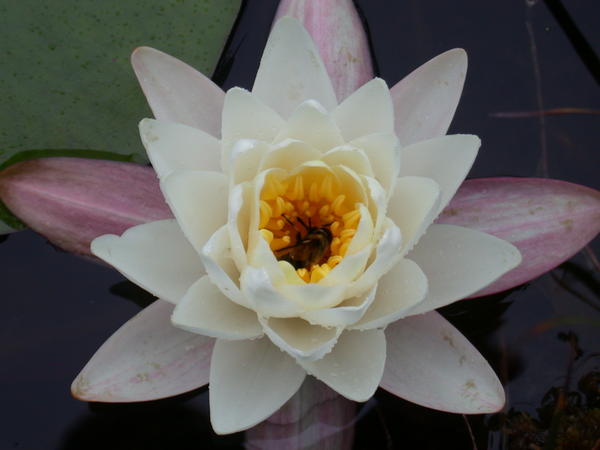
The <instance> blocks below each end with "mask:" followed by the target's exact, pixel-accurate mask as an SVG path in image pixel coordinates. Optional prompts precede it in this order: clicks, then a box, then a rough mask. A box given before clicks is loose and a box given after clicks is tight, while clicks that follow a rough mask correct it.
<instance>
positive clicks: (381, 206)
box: [362, 176, 388, 239]
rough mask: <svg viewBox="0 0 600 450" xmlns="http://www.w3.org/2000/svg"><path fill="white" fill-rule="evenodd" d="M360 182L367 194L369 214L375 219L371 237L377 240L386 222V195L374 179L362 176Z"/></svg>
mask: <svg viewBox="0 0 600 450" xmlns="http://www.w3.org/2000/svg"><path fill="white" fill-rule="evenodd" d="M362 181H363V185H364V186H366V188H367V192H368V194H369V204H368V207H369V214H371V217H375V228H374V230H373V237H374V239H378V238H379V237H380V236H381V232H382V230H383V227H384V225H385V223H386V220H387V217H386V213H387V206H388V205H387V197H388V195H387V193H386V192H385V190H384V189H383V187H382V186H381V184H379V182H378V181H377V180H376V179H375V178H371V177H366V176H363V177H362Z"/></svg>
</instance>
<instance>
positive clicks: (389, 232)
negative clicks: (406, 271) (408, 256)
mask: <svg viewBox="0 0 600 450" xmlns="http://www.w3.org/2000/svg"><path fill="white" fill-rule="evenodd" d="M401 245H402V234H401V233H400V229H399V228H398V227H397V226H396V225H394V224H393V223H391V221H388V227H387V229H386V230H385V232H384V233H383V236H382V237H381V239H380V240H379V242H378V243H377V250H376V253H375V259H374V260H373V262H372V263H371V264H370V265H369V267H367V269H366V270H365V271H364V272H363V274H362V275H361V276H360V277H358V279H357V280H356V281H355V282H353V283H351V284H350V285H349V286H348V287H347V288H346V292H345V293H344V297H346V298H349V297H356V296H359V295H361V294H363V293H364V292H366V291H368V290H370V289H372V288H373V286H374V285H375V284H376V283H377V280H379V278H381V277H382V276H383V275H384V274H385V273H387V272H388V271H389V270H390V269H391V268H392V267H393V266H394V264H396V263H397V262H398V260H399V259H400V248H401Z"/></svg>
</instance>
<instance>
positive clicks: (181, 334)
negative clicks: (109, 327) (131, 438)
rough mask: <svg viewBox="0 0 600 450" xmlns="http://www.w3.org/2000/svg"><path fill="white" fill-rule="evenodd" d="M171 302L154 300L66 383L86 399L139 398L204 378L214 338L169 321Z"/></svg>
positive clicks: (168, 393)
mask: <svg viewBox="0 0 600 450" xmlns="http://www.w3.org/2000/svg"><path fill="white" fill-rule="evenodd" d="M172 312H173V305H171V304H169V303H167V302H164V301H162V300H157V301H156V302H154V303H152V304H151V305H150V306H148V307H147V308H146V309H144V310H143V311H141V312H140V313H139V314H137V315H136V316H135V317H134V318H133V319H131V320H130V321H128V322H126V323H125V324H124V325H123V326H122V327H121V328H119V329H118V330H117V331H116V332H115V333H114V334H113V335H112V336H111V337H110V338H109V339H108V340H107V341H106V342H105V343H104V344H103V345H102V347H100V348H99V349H98V351H97V352H96V354H95V355H94V356H93V357H92V359H91V360H90V361H89V362H88V363H87V364H86V366H85V367H84V368H83V370H82V371H81V373H80V374H79V375H77V378H75V381H73V384H72V386H71V392H72V393H73V396H75V398H78V399H79V400H84V401H91V402H109V403H120V402H141V401H147V400H156V399H160V398H165V397H172V396H174V395H178V394H182V393H184V392H189V391H191V390H193V389H197V388H199V387H202V386H204V385H205V384H206V383H208V380H209V373H210V358H211V354H212V349H213V345H214V339H212V338H208V337H206V336H201V335H198V334H193V333H188V332H187V331H183V330H180V329H179V328H175V327H174V326H172V325H171V313H172Z"/></svg>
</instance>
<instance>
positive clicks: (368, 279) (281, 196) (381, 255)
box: [92, 17, 520, 433]
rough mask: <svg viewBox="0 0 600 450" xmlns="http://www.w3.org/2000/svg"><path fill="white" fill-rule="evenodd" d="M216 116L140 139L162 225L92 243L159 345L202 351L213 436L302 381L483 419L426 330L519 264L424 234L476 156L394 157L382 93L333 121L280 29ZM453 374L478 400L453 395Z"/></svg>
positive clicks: (290, 25)
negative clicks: (246, 85)
mask: <svg viewBox="0 0 600 450" xmlns="http://www.w3.org/2000/svg"><path fill="white" fill-rule="evenodd" d="M138 52H139V53H138V56H137V57H134V64H136V61H137V63H138V64H144V63H148V61H154V62H155V63H156V66H155V69H156V70H161V69H164V68H161V67H160V62H161V61H163V62H164V61H168V58H169V57H167V56H166V55H162V54H159V53H158V52H156V51H155V50H151V49H140V50H138ZM196 83H198V82H197V81H196ZM204 83H205V82H204ZM143 84H144V85H145V86H146V88H147V86H149V85H151V81H150V82H146V83H143ZM189 84H190V83H188V85H189ZM198 87H199V90H198V92H190V93H189V95H190V96H194V97H200V96H202V95H204V96H207V94H206V93H207V92H208V96H209V97H210V95H212V98H209V99H208V102H207V103H208V104H209V105H211V106H214V105H218V104H219V103H220V100H219V98H218V94H217V91H216V90H215V89H216V88H215V89H212V88H210V89H207V88H206V86H204V87H200V86H198ZM146 94H147V95H148V92H146ZM411 94H412V93H411ZM148 97H149V98H150V102H151V104H152V102H153V100H152V99H153V96H152V94H150V95H148ZM172 106H173V105H168V104H167V105H164V107H165V108H170V107H172ZM160 107H161V106H160V105H157V104H155V105H153V108H155V110H156V109H160ZM222 109H223V112H222V122H221V125H220V130H219V127H218V125H217V124H218V120H217V119H216V118H215V117H214V116H211V115H209V114H208V113H207V112H206V111H204V112H198V111H194V112H190V114H194V117H195V120H198V121H200V122H201V123H203V124H204V127H203V129H199V128H194V127H191V126H189V125H185V124H182V123H173V122H167V121H162V120H153V119H145V120H143V121H142V122H141V124H140V132H141V136H142V141H143V143H144V145H145V147H146V150H147V152H148V155H149V157H150V160H151V161H152V163H153V166H154V168H155V170H156V172H157V174H158V176H159V178H160V186H161V189H162V192H163V194H164V196H165V199H166V201H167V203H168V204H169V206H170V207H171V210H172V212H173V214H174V216H175V219H167V220H161V221H155V222H150V223H147V224H143V225H138V226H135V227H133V228H130V229H129V230H127V231H126V232H125V233H124V234H123V235H122V236H117V235H105V236H101V237H99V238H97V239H95V240H94V241H93V242H92V252H93V253H94V254H95V255H96V256H98V257H99V258H101V259H103V260H105V261H106V262H108V263H109V264H111V265H113V266H114V267H115V268H117V269H118V270H119V271H120V272H121V273H123V274H124V275H125V276H126V277H128V278H129V279H130V280H131V281H133V282H135V283H137V284H138V285H140V286H142V287H143V288H145V289H146V290H148V291H149V292H151V293H153V294H155V295H156V296H158V297H159V298H161V299H162V300H164V301H167V302H170V303H173V304H175V308H174V310H173V314H172V323H173V325H174V326H175V327H178V328H181V329H183V330H186V331H188V332H192V333H197V334H200V335H205V336H210V337H213V338H216V341H215V345H214V349H213V352H212V358H211V363H210V407H211V422H212V425H213V428H214V429H215V431H216V432H218V433H230V432H235V431H239V430H242V429H247V428H249V427H251V426H253V425H255V424H257V423H259V422H260V421H262V420H264V419H265V418H266V417H268V416H269V415H271V414H272V413H273V412H274V411H276V410H277V409H278V408H279V407H281V406H282V405H283V404H284V403H285V402H286V401H287V400H288V399H289V398H290V397H291V396H292V395H293V394H294V393H295V392H296V391H297V390H298V388H299V387H300V385H301V384H302V382H303V380H304V378H305V377H306V374H307V373H308V374H310V375H312V376H314V377H316V378H317V379H319V380H321V381H322V382H324V383H325V384H327V385H328V386H329V387H331V388H332V389H333V390H335V391H336V392H338V393H339V394H341V395H343V396H344V397H346V398H348V399H351V400H356V401H365V400H367V399H368V398H370V397H371V396H372V395H373V394H374V392H375V390H376V388H377V387H378V385H379V384H380V383H381V384H382V386H384V387H385V388H386V389H388V390H390V391H392V392H396V393H398V394H399V395H401V396H403V397H405V398H409V399H413V400H414V401H416V402H418V403H421V404H428V405H430V406H432V407H437V408H442V409H447V410H456V411H461V412H489V411H494V410H497V409H498V408H500V407H501V406H502V404H503V401H504V399H503V391H502V387H501V385H500V383H499V382H498V380H497V378H496V377H495V375H494V373H493V371H492V370H491V369H490V368H489V366H488V365H487V363H486V362H485V360H484V359H483V358H482V357H481V356H480V355H479V354H478V353H477V352H476V350H474V349H473V348H472V346H470V344H468V343H467V342H466V341H465V340H464V338H462V337H461V336H460V334H458V333H457V332H456V330H454V329H453V328H452V327H451V326H450V325H449V324H447V323H446V322H445V321H444V320H443V319H442V318H441V317H439V316H438V315H437V314H436V313H435V312H431V311H433V310H434V309H435V308H438V307H441V306H443V305H446V304H449V303H451V302H454V301H456V300H459V299H462V298H465V297H467V296H469V295H470V294H473V293H475V292H476V291H478V290H480V289H481V288H483V287H484V286H486V285H488V284H489V283H491V282H492V281H494V280H495V279H497V278H498V277H500V276H501V275H502V274H504V273H505V272H507V271H509V270H510V269H512V268H514V267H515V266H516V265H518V264H519V262H520V254H519V251H518V250H517V249H516V248H515V247H514V246H512V245H511V244H509V243H507V242H505V241H503V240H500V239H498V238H496V237H493V236H490V235H488V234H485V233H481V232H478V231H474V230H469V229H466V228H462V227H459V226H454V225H443V224H433V221H434V220H435V218H436V217H437V215H438V214H439V213H440V211H441V210H442V209H443V208H444V207H445V206H446V204H447V203H448V202H449V200H450V199H451V198H452V196H453V195H454V193H455V192H456V190H457V188H458V187H459V186H460V184H461V183H462V181H463V180H464V178H465V176H466V174H467V172H468V171H469V169H470V167H471V165H472V163H473V160H474V158H475V156H476V154H477V150H478V148H479V145H480V142H479V139H478V138H477V137H475V136H469V135H454V136H441V137H436V138H433V139H428V140H424V141H421V142H417V143H414V144H412V145H406V146H402V145H403V144H405V143H407V142H409V143H410V142H411V141H412V140H413V139H414V138H415V136H418V131H415V132H413V134H412V135H411V134H410V133H407V134H405V135H404V136H398V135H397V132H396V131H395V117H394V102H393V100H392V96H391V94H390V91H389V89H388V88H387V85H386V84H385V82H384V81H383V80H381V79H378V78H375V79H373V80H371V81H369V82H367V83H366V84H364V85H363V86H362V87H360V88H359V89H358V90H356V91H355V92H354V93H352V94H351V95H349V96H348V97H347V98H346V99H344V100H343V101H342V102H341V103H339V104H338V100H337V98H336V95H335V92H334V89H333V86H332V83H331V80H330V78H329V76H328V75H327V72H326V70H325V67H324V65H323V62H322V60H321V58H320V56H319V53H318V51H317V49H316V48H315V46H314V44H313V42H312V40H311V38H310V36H309V35H308V33H307V32H306V30H304V28H303V27H302V25H301V24H300V23H299V22H298V21H296V20H294V19H292V18H288V17H286V18H283V19H281V20H279V21H278V22H277V23H276V25H275V26H274V28H273V30H272V32H271V35H270V37H269V41H268V43H267V45H266V48H265V51H264V54H263V57H262V61H261V65H260V68H259V71H258V74H257V76H256V80H255V83H254V86H253V89H252V91H251V92H249V91H246V90H243V89H240V88H233V89H231V90H229V91H228V92H227V93H226V95H225V96H224V99H223V107H222ZM179 111H181V109H180V110H179ZM188 120H189V117H188ZM403 138H405V142H402V140H403ZM390 324H393V325H391V326H388V325H390ZM386 327H387V330H386V331H384V330H385V329H386ZM386 336H387V340H386ZM465 368H471V369H473V370H474V371H475V372H476V375H474V376H473V377H474V378H477V383H475V381H473V379H467V380H466V382H465V380H464V379H463V378H464V377H463V376H462V372H463V371H464V370H465ZM384 372H385V373H384ZM458 372H461V375H460V376H457V377H453V375H452V374H453V373H458ZM458 379H460V380H461V383H459V385H455V384H456V380H458ZM431 384H436V385H439V386H443V387H444V389H442V391H441V392H442V394H441V397H439V398H436V396H435V395H433V396H432V395H429V394H427V391H428V390H429V387H430V385H431ZM446 391H447V392H446ZM419 396H421V397H424V398H425V399H423V398H419Z"/></svg>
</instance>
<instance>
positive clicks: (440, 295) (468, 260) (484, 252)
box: [408, 224, 521, 314]
mask: <svg viewBox="0 0 600 450" xmlns="http://www.w3.org/2000/svg"><path fill="white" fill-rule="evenodd" d="M408 257H409V258H410V259H412V260H413V261H414V262H416V263H417V264H418V265H419V267H420V268H421V269H422V270H423V272H425V275H426V276H427V280H428V282H429V292H428V294H427V296H426V297H425V299H424V300H423V301H422V302H421V303H419V304H418V305H416V306H415V307H414V308H413V309H411V310H410V314H420V313H424V312H427V311H431V310H432V309H436V308H440V307H442V306H444V305H448V304H450V303H453V302H455V301H456V300H461V299H463V298H465V297H467V296H469V295H471V294H473V293H474V292H477V291H478V290H480V289H482V288H484V287H485V286H487V285H488V284H490V283H491V282H493V281H495V280H496V279H498V278H499V277H500V276H501V275H503V274H504V273H506V272H508V271H509V270H511V269H513V268H514V267H516V266H518V265H519V263H520V262H521V254H520V253H519V250H517V248H516V247H514V246H513V245H512V244H510V243H508V242H506V241H503V240H502V239H498V238H497V237H494V236H492V235H490V234H486V233H482V232H480V231H475V230H471V229H468V228H463V227H457V226H454V225H441V224H434V225H432V226H431V227H429V229H428V230H427V233H426V234H425V235H424V236H423V237H422V238H421V240H420V241H419V243H418V244H417V246H416V247H415V248H414V249H413V251H412V252H410V253H409V254H408Z"/></svg>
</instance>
